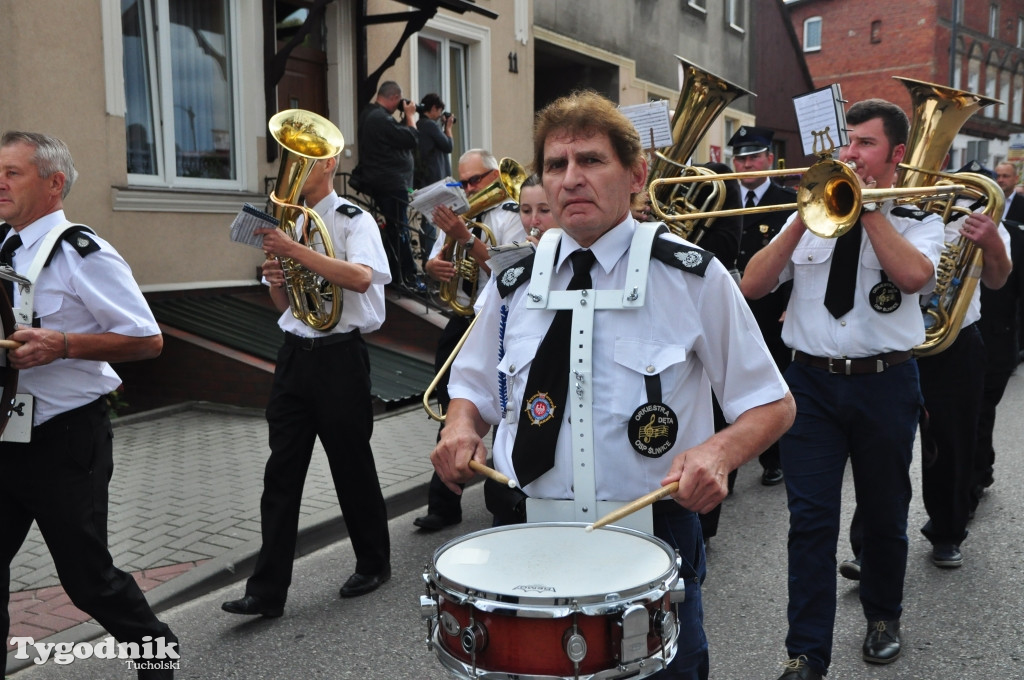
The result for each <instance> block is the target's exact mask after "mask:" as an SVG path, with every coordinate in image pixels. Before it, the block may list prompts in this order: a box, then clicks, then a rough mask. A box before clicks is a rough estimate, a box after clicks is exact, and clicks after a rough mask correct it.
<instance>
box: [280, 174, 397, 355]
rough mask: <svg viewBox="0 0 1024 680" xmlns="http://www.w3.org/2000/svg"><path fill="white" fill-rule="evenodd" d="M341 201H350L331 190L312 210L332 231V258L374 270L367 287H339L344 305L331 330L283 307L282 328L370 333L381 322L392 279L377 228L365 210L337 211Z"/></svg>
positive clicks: (309, 333) (302, 332) (312, 333)
mask: <svg viewBox="0 0 1024 680" xmlns="http://www.w3.org/2000/svg"><path fill="white" fill-rule="evenodd" d="M341 205H352V204H351V203H350V202H349V201H347V200H345V199H344V198H342V197H341V196H338V194H336V193H334V192H333V191H332V192H331V193H329V194H327V196H325V197H324V198H322V199H321V200H320V202H319V203H317V204H316V205H315V206H313V210H314V211H316V213H317V214H318V215H319V216H320V218H321V219H322V220H323V221H324V226H326V227H327V230H328V231H329V232H330V234H331V243H332V244H333V246H334V257H335V259H337V260H345V261H347V262H351V263H352V264H365V265H366V266H367V267H369V268H370V269H371V270H373V278H372V279H371V281H370V287H369V288H368V289H367V290H366V292H365V293H357V292H355V291H354V290H345V289H342V300H343V304H344V307H343V309H342V310H341V316H340V317H339V319H338V325H337V326H335V327H334V328H332V329H331V330H330V331H327V332H326V333H325V332H323V331H318V330H316V329H314V328H310V327H309V326H307V325H306V324H305V323H304V322H302V321H300V320H299V319H296V318H295V316H294V315H293V314H292V312H291V310H290V309H286V310H285V311H284V313H283V314H281V318H280V319H278V322H277V325H278V326H280V327H281V330H283V331H285V332H288V333H292V334H293V335H298V336H301V337H304V338H311V337H321V336H324V335H329V334H331V333H348V332H350V331H354V330H359V331H360V332H362V333H370V332H372V331H375V330H377V329H378V328H380V327H381V324H383V323H384V285H385V284H387V283H388V282H389V281H391V271H390V269H389V268H388V258H387V255H386V254H385V252H384V244H383V241H381V237H380V228H379V227H378V226H377V221H376V220H375V219H373V217H372V216H371V215H370V214H369V213H368V212H366V211H365V210H363V211H362V212H361V213H360V214H358V215H356V216H355V217H348V216H346V215H344V214H342V213H339V212H338V206H341ZM303 222H304V217H303V216H301V215H300V216H299V218H298V219H297V220H296V226H297V229H300V228H301V227H302V224H303Z"/></svg>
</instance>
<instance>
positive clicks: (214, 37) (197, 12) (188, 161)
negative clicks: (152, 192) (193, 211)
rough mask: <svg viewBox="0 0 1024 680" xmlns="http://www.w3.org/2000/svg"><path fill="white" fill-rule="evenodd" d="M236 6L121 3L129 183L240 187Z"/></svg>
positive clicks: (195, 1)
mask: <svg viewBox="0 0 1024 680" xmlns="http://www.w3.org/2000/svg"><path fill="white" fill-rule="evenodd" d="M232 1H233V0H121V22H122V26H121V29H122V41H123V50H124V89H125V105H126V111H125V133H126V136H127V142H128V151H127V158H126V162H127V168H128V177H129V181H130V182H131V183H133V184H146V185H151V186H169V187H193V188H195V187H208V188H215V187H220V188H227V187H237V186H238V181H239V173H238V167H239V159H238V148H239V144H238V139H237V131H238V124H237V120H236V117H237V115H238V112H237V110H236V107H235V80H236V78H235V76H234V69H235V59H234V56H233V50H234V47H233V44H232V37H233V36H232V35H231V23H230V22H231V14H230V11H229V5H230V4H231V3H232ZM158 29H159V30H158Z"/></svg>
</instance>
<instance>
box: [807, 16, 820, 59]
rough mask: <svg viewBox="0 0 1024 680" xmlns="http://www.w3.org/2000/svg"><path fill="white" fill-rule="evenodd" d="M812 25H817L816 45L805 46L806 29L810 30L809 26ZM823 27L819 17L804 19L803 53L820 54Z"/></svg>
mask: <svg viewBox="0 0 1024 680" xmlns="http://www.w3.org/2000/svg"><path fill="white" fill-rule="evenodd" d="M812 24H817V26H818V44H817V45H808V44H807V34H808V29H809V28H810V26H811V25H812ZM823 26H824V22H823V21H822V18H821V17H820V16H813V17H807V18H806V19H804V39H803V48H804V52H820V51H821V44H822V42H823V40H822V28H823Z"/></svg>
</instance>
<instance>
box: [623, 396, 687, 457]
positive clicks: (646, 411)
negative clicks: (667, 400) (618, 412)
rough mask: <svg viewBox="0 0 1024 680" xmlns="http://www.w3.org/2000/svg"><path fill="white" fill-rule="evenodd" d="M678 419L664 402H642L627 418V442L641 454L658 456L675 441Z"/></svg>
mask: <svg viewBox="0 0 1024 680" xmlns="http://www.w3.org/2000/svg"><path fill="white" fill-rule="evenodd" d="M678 434H679V420H678V419H677V418H676V414H675V413H674V412H673V411H672V409H670V408H669V407H668V406H666V405H665V404H661V403H650V404H644V405H643V406H641V407H640V408H638V409H637V410H636V411H633V415H632V416H630V418H629V443H630V444H631V445H632V446H633V449H634V450H635V451H636V452H637V453H639V454H640V455H641V456H646V457H648V458H660V457H662V456H664V455H665V454H666V453H668V452H669V451H670V450H671V449H672V447H673V446H675V443H676V436H677V435H678Z"/></svg>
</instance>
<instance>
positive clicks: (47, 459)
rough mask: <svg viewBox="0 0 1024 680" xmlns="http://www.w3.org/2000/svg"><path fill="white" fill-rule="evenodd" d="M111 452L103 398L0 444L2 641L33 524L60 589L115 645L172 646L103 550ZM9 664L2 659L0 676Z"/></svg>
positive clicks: (168, 632) (132, 582)
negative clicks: (28, 436) (20, 439)
mask: <svg viewBox="0 0 1024 680" xmlns="http://www.w3.org/2000/svg"><path fill="white" fill-rule="evenodd" d="M113 449H114V445H113V432H112V430H111V428H110V419H109V418H108V416H107V409H106V404H105V403H104V402H103V401H102V400H98V401H95V402H92V403H91V404H88V405H86V406H82V407H79V408H77V409H73V410H71V411H67V412H65V413H62V414H60V415H57V416H55V417H54V418H51V419H50V420H48V421H47V422H45V423H43V424H42V425H40V426H39V427H36V428H34V429H33V431H32V441H31V442H30V443H28V444H14V443H10V442H4V443H0V550H3V558H4V569H5V572H4V573H5V577H6V578H5V582H6V583H7V584H8V585H7V588H6V589H5V590H4V592H5V593H7V594H6V595H5V596H4V597H5V598H6V599H5V600H4V607H3V609H2V611H0V630H3V639H4V640H6V639H7V636H8V634H9V632H10V625H11V618H10V613H9V611H8V605H9V603H10V594H9V589H10V581H11V561H12V560H13V559H14V556H15V555H16V554H17V553H18V550H19V549H20V548H21V545H22V543H24V541H25V537H26V536H27V535H28V531H29V528H30V527H31V526H32V521H33V520H35V522H36V524H37V526H38V527H39V532H40V533H41V534H42V536H43V538H44V539H45V540H46V545H47V547H48V548H49V550H50V555H51V556H52V557H53V563H54V566H55V567H56V568H57V576H58V577H59V578H60V582H61V585H62V586H64V590H65V591H66V592H67V594H68V596H69V597H70V598H71V601H72V602H73V603H74V604H75V606H76V607H78V608H79V609H81V610H82V611H84V612H85V613H87V614H89V615H90V616H92V617H93V618H94V619H96V621H98V622H99V624H100V625H101V626H103V627H104V628H105V629H106V630H107V631H108V632H109V633H110V634H111V635H113V636H114V637H115V638H116V639H117V640H118V641H119V642H135V643H139V644H142V642H143V639H142V638H143V637H144V636H146V635H150V636H152V637H153V638H160V637H164V638H165V639H166V640H168V641H169V642H177V638H176V637H175V636H174V634H173V633H172V632H171V629H170V628H169V627H168V626H167V625H166V624H164V623H161V622H160V621H159V620H158V619H157V618H156V615H155V614H154V613H153V610H152V609H150V607H149V604H148V603H147V602H146V598H145V596H144V595H143V594H142V591H141V590H140V589H139V587H138V585H137V584H136V583H135V579H133V578H132V577H131V576H129V575H128V574H126V573H124V572H123V571H121V570H120V569H118V568H117V567H115V566H114V562H113V559H112V558H111V556H110V551H109V550H107V500H108V499H107V485H108V484H109V483H110V477H111V475H112V474H113V471H114V458H113ZM111 663H115V662H113V661H112V662H111ZM6 665H7V655H6V654H4V655H3V656H0V677H2V676H3V674H4V671H5V669H6ZM112 672H113V671H112ZM171 674H172V671H170V670H155V671H142V670H140V671H139V677H140V678H150V677H151V678H157V677H170V675H171Z"/></svg>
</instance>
